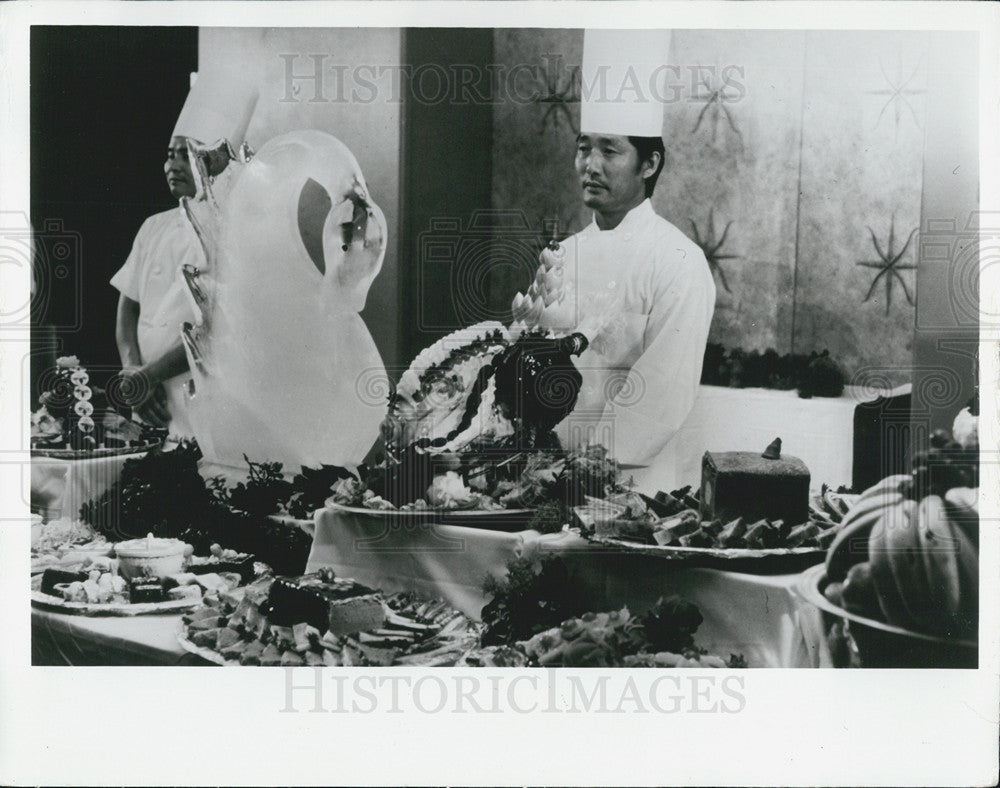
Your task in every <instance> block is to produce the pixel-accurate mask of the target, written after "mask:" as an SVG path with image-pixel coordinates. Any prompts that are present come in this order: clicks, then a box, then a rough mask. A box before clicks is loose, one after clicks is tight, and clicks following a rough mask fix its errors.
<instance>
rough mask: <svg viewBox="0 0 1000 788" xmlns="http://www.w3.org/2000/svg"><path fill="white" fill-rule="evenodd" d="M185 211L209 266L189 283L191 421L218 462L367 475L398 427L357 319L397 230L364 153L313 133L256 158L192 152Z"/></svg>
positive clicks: (281, 141) (227, 151)
mask: <svg viewBox="0 0 1000 788" xmlns="http://www.w3.org/2000/svg"><path fill="white" fill-rule="evenodd" d="M189 148H190V153H191V159H192V162H193V165H194V166H193V169H194V170H195V173H196V181H197V194H196V196H195V197H194V198H185V199H184V200H183V205H184V209H185V211H186V213H187V216H188V218H189V220H190V221H191V224H192V225H193V227H194V229H195V232H196V233H197V235H198V237H199V239H200V240H201V243H202V246H203V247H204V249H205V257H206V266H205V267H204V268H203V269H193V268H190V269H188V270H185V272H184V275H185V279H186V282H187V284H188V291H189V293H190V295H191V298H192V301H193V303H194V306H195V310H196V314H197V315H198V320H197V323H196V324H187V325H185V327H184V330H183V339H184V344H185V348H186V352H187V355H188V361H189V363H190V367H191V373H192V376H193V387H192V391H191V395H190V403H189V405H190V410H191V418H192V423H193V426H194V431H195V435H196V436H197V438H198V444H199V446H200V447H201V450H202V452H203V453H204V455H205V459H206V461H207V462H209V463H213V464H219V465H224V466H228V467H239V466H240V465H242V460H243V456H244V454H246V455H248V456H251V457H258V458H263V459H265V460H267V461H269V462H280V463H282V464H283V465H284V467H287V468H298V467H300V466H308V467H319V466H321V465H326V464H329V465H336V466H342V467H356V466H357V465H358V464H360V463H361V461H362V460H363V459H364V457H365V455H366V453H367V452H368V450H369V449H370V448H371V445H372V443H373V442H374V441H375V438H376V436H377V434H378V425H379V424H380V423H381V422H382V420H383V418H384V416H385V400H384V398H383V397H380V396H378V391H376V390H377V389H379V388H380V387H384V386H385V370H384V367H383V364H382V360H381V357H380V356H379V353H378V350H377V348H376V347H375V343H374V341H373V339H372V337H371V335H370V334H369V332H368V329H367V328H366V327H365V324H364V322H363V321H362V320H361V317H360V315H359V314H358V312H359V311H360V310H361V309H362V308H363V307H364V304H365V300H366V297H367V293H368V288H369V286H370V285H371V283H372V280H373V279H374V278H375V276H376V275H377V274H378V272H379V270H380V268H381V265H382V260H383V258H384V255H385V247H386V225H385V218H384V216H383V215H382V212H381V210H380V209H379V208H378V206H377V205H376V204H375V202H374V200H373V199H372V197H371V195H370V193H369V191H368V187H367V184H366V183H365V178H364V175H363V174H362V172H361V168H360V166H359V165H358V162H357V160H356V159H355V157H354V155H353V154H352V153H351V152H350V151H349V150H348V149H347V147H346V146H345V145H344V144H343V143H342V142H340V141H339V140H337V139H335V138H334V137H331V136H330V135H328V134H325V133H323V132H320V131H313V130H304V131H295V132H291V133H289V134H284V135H282V136H280V137H276V138H274V139H272V140H270V141H268V142H267V143H266V144H265V145H264V146H263V147H262V148H261V149H260V151H258V152H257V153H256V154H253V153H252V152H251V151H250V150H249V148H248V147H247V146H246V145H244V146H243V147H242V148H241V149H240V150H239V151H234V150H233V149H232V147H231V146H230V145H229V143H227V142H226V141H224V140H223V141H221V142H220V143H217V144H215V145H212V146H207V147H205V146H199V145H194V144H191V143H189Z"/></svg>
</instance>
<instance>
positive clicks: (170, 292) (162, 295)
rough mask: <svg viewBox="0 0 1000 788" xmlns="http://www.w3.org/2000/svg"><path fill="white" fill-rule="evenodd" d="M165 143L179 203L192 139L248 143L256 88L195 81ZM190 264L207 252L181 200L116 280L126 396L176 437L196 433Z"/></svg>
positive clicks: (156, 219) (146, 227)
mask: <svg viewBox="0 0 1000 788" xmlns="http://www.w3.org/2000/svg"><path fill="white" fill-rule="evenodd" d="M196 76H197V75H195V74H192V75H191V77H192V87H191V91H190V93H189V94H188V97H187V100H186V101H185V103H184V107H183V109H182V110H181V114H180V117H179V118H178V120H177V124H176V126H175V128H174V131H173V134H172V135H171V138H170V142H169V144H168V145H167V157H166V161H165V162H164V165H163V171H164V174H165V175H166V179H167V187H168V188H169V189H170V194H171V196H173V198H174V199H176V200H178V201H179V200H181V199H183V198H185V197H187V198H192V197H194V196H195V192H196V186H195V180H194V175H193V172H192V169H191V162H190V161H189V160H188V148H187V142H188V140H189V139H190V140H193V141H195V142H208V143H213V142H216V141H218V140H220V139H223V138H225V139H228V140H229V141H230V142H231V143H232V144H233V145H234V147H235V146H237V145H239V144H240V142H242V140H243V137H244V134H245V132H246V128H247V126H248V125H249V123H250V117H251V115H252V114H253V109H254V106H255V105H256V99H257V90H256V88H255V87H253V86H250V85H248V84H246V83H244V82H243V81H242V80H239V79H238V78H237V77H236V76H235V75H232V74H227V73H225V72H221V71H219V72H215V73H212V74H207V75H205V76H203V77H202V79H196ZM185 265H192V266H195V267H196V268H201V267H203V266H204V265H205V257H204V252H203V250H202V248H201V244H200V242H199V240H198V237H197V236H196V235H195V232H194V230H193V229H192V227H191V225H190V223H189V222H188V220H187V217H186V216H185V215H184V209H183V208H182V207H181V206H180V205H178V206H177V207H176V208H171V209H170V210H168V211H163V212H162V213H158V214H155V215H153V216H150V217H149V218H148V219H146V221H145V222H143V224H142V226H141V227H140V228H139V233H138V235H136V238H135V242H134V243H133V244H132V251H131V253H130V254H129V256H128V258H127V259H126V261H125V264H124V265H123V266H122V267H121V268H120V269H119V270H118V272H117V273H116V274H115V275H114V276H113V277H112V279H111V284H112V285H113V286H114V287H115V288H117V290H118V291H119V293H120V294H121V295H120V297H119V300H118V314H117V319H116V325H115V339H116V341H117V344H118V353H119V355H120V357H121V362H122V379H123V383H122V387H121V394H122V397H123V398H124V399H125V401H126V404H128V405H129V406H130V407H132V408H133V410H134V411H135V412H136V413H137V414H138V415H139V416H140V417H141V418H142V419H143V420H144V421H146V422H148V423H150V424H153V425H154V426H157V427H167V428H168V430H169V433H170V435H171V436H175V437H190V436H192V435H193V430H192V428H191V425H190V422H189V419H188V417H187V412H186V410H187V407H186V399H185V392H184V387H185V385H186V384H187V378H188V376H187V375H186V374H185V373H187V370H188V362H187V358H186V357H185V354H184V349H183V346H182V345H181V342H180V328H181V325H182V324H183V323H184V322H185V321H189V322H193V321H194V320H195V315H194V312H193V308H192V306H191V304H190V301H189V299H188V296H187V295H186V293H185V292H184V281H183V276H182V275H181V271H182V270H183V267H184V266H185Z"/></svg>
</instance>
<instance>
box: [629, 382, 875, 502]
mask: <svg viewBox="0 0 1000 788" xmlns="http://www.w3.org/2000/svg"><path fill="white" fill-rule="evenodd" d="M877 393H878V392H873V391H870V390H866V389H859V388H853V387H850V386H849V387H847V388H846V389H845V391H844V395H843V396H841V397H836V398H831V397H813V398H812V399H802V398H801V397H799V395H798V394H797V393H796V392H794V391H775V390H773V389H731V388H723V387H720V386H701V387H700V388H699V390H698V398H697V399H696V400H695V404H694V407H693V408H692V410H691V413H690V414H689V415H688V417H687V419H686V420H685V422H684V425H683V426H682V427H681V429H680V431H679V432H678V433H677V435H676V436H675V437H674V438H673V440H672V441H671V445H672V447H673V449H674V457H673V464H672V465H671V463H670V462H669V461H668V462H667V463H666V464H665V465H663V464H661V465H660V467H658V468H657V471H656V478H647V474H646V473H644V472H643V471H636V472H635V473H634V475H635V479H636V482H637V484H638V486H639V488H640V489H642V490H644V491H651V492H655V491H656V490H667V491H669V490H673V489H677V488H678V487H682V486H684V485H687V484H691V485H697V484H698V483H699V482H700V480H701V458H702V456H703V455H704V454H705V452H706V451H715V452H724V451H756V452H762V451H764V449H765V447H766V446H767V445H768V444H769V443H770V442H771V441H772V440H774V439H775V438H779V437H780V438H781V441H782V447H781V450H782V453H784V454H788V455H791V456H793V457H798V458H799V459H801V460H802V461H803V462H804V463H805V464H806V466H807V467H808V468H809V471H810V473H811V475H812V483H813V485H814V486H816V487H819V485H820V484H822V483H826V484H829V485H831V486H833V487H834V488H836V487H838V486H840V485H847V486H850V485H851V483H852V478H853V463H854V409H855V407H856V406H857V405H858V404H859V403H861V402H865V401H869V400H871V399H874V398H875V396H876V395H877Z"/></svg>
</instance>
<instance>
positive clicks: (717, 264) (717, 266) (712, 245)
mask: <svg viewBox="0 0 1000 788" xmlns="http://www.w3.org/2000/svg"><path fill="white" fill-rule="evenodd" d="M688 221H689V222H691V232H692V233H693V234H694V242H695V243H696V244H697V245H698V246H699V247H701V251H702V252H704V254H705V259H706V260H707V261H708V267H709V268H710V269H711V271H712V273H713V274H718V275H719V280H720V281H721V282H722V286H723V287H724V288H725V289H726V292H727V293H731V292H732V290H730V289H729V283H728V282H727V281H726V272H725V271H723V270H722V261H723V260H735V259H737V258H738V257H740V255H738V254H723V253H722V252H721V250H722V246H723V244H725V243H726V236H727V235H728V234H729V228H730V226H731V225H732V222H731V221H729V222H726V226H725V229H723V231H722V235H721V236H720V237H719V239H718V240H716V239H715V208H714V207H710V208H709V209H708V227H707V229H706V230H705V236H704V238H703V237H702V235H701V232H700V231H699V230H698V225H697V224H695V222H694V219H688Z"/></svg>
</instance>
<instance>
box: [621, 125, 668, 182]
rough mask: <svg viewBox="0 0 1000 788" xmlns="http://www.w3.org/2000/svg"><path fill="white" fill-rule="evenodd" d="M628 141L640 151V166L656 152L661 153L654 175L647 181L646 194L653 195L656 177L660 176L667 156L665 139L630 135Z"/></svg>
mask: <svg viewBox="0 0 1000 788" xmlns="http://www.w3.org/2000/svg"><path fill="white" fill-rule="evenodd" d="M628 141H629V142H630V143H632V146H633V147H634V148H635V149H636V150H637V151H638V152H639V167H640V168H641V167H642V165H643V163H644V162H646V161H648V160H649V158H650V157H651V156H652V155H653V154H654V153H659V154H660V164H659V166H657V168H656V170H655V171H654V172H653V174H652V175H650V176H649V177H648V178H646V182H645V187H646V196H647V197H652V196H653V189H655V188H656V179H657V178H659V177H660V172H661V171H662V170H663V162H664V161H665V160H666V158H667V150H666V148H664V147H663V140H662V139H661V138H660V137H633V136H631V135H630V136H629V138H628Z"/></svg>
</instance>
